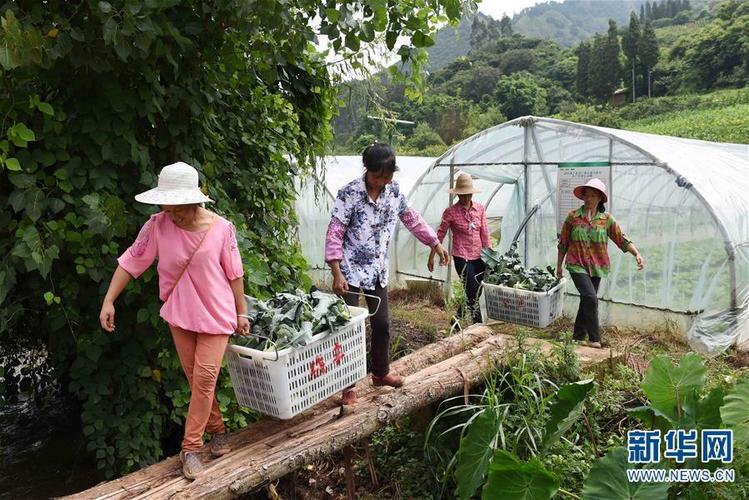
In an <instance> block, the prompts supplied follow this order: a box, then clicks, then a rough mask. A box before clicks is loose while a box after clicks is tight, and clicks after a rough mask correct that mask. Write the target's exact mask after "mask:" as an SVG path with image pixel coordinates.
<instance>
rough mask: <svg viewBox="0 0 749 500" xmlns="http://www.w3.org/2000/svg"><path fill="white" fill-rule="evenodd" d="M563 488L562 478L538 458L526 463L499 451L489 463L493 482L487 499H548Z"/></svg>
mask: <svg viewBox="0 0 749 500" xmlns="http://www.w3.org/2000/svg"><path fill="white" fill-rule="evenodd" d="M558 489H559V478H557V477H556V476H555V475H554V474H552V473H551V472H549V471H547V470H546V469H545V468H544V466H543V464H542V463H541V462H539V461H538V459H536V458H533V459H531V460H530V461H528V462H522V461H520V460H519V459H518V458H517V457H515V456H514V455H511V454H510V453H507V452H506V451H504V450H497V452H496V453H495V454H494V458H492V462H491V464H489V479H488V480H487V481H486V485H484V491H483V493H482V495H481V498H482V499H483V500H495V499H498V498H501V499H503V500H548V499H549V498H551V497H553V496H554V494H556V492H557V490H558Z"/></svg>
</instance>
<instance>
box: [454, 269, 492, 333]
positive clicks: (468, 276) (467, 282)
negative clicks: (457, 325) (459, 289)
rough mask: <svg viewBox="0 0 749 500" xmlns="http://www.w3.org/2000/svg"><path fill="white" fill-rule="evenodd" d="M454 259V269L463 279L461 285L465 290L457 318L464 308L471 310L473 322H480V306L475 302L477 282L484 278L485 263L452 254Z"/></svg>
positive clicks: (460, 316)
mask: <svg viewBox="0 0 749 500" xmlns="http://www.w3.org/2000/svg"><path fill="white" fill-rule="evenodd" d="M453 260H454V261H455V270H456V271H458V274H459V275H460V279H461V280H463V286H464V287H465V290H466V302H465V304H461V306H460V308H458V318H462V317H463V314H464V313H465V309H466V308H467V309H468V311H470V312H471V316H472V317H473V322H474V323H481V322H482V321H481V308H480V307H479V305H478V304H477V303H476V295H477V294H478V291H479V284H480V283H481V280H482V279H484V274H483V273H484V269H486V265H485V264H484V261H483V260H481V259H475V260H466V259H464V258H462V257H456V256H454V255H453Z"/></svg>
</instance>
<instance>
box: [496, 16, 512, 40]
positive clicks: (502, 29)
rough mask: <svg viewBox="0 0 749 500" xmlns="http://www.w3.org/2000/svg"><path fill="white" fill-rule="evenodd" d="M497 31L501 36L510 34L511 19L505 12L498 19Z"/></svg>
mask: <svg viewBox="0 0 749 500" xmlns="http://www.w3.org/2000/svg"><path fill="white" fill-rule="evenodd" d="M499 33H500V35H502V36H512V33H513V31H512V20H511V19H510V18H509V17H508V16H507V14H505V15H503V16H502V19H501V20H500V21H499Z"/></svg>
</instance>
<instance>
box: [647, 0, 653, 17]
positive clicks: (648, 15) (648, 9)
mask: <svg viewBox="0 0 749 500" xmlns="http://www.w3.org/2000/svg"><path fill="white" fill-rule="evenodd" d="M645 19H653V6H652V5H650V1H647V2H645Z"/></svg>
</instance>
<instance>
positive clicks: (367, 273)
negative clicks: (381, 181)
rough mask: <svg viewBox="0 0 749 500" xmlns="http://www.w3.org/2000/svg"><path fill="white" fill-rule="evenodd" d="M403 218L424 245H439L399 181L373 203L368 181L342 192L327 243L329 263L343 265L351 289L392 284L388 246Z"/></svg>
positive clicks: (348, 186) (356, 181)
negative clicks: (407, 197) (389, 280)
mask: <svg viewBox="0 0 749 500" xmlns="http://www.w3.org/2000/svg"><path fill="white" fill-rule="evenodd" d="M399 218H400V220H401V222H403V225H404V226H406V228H407V229H408V230H409V231H411V233H413V235H414V236H416V238H417V239H418V240H419V241H421V242H422V243H423V244H425V245H428V246H430V247H432V246H434V245H436V244H437V243H438V241H437V235H436V234H435V233H434V230H432V228H430V227H429V225H428V224H427V223H426V222H425V221H424V219H423V218H422V217H421V215H420V214H419V213H418V212H417V211H416V210H414V209H413V208H410V207H409V206H408V201H407V200H406V197H405V195H404V194H403V193H402V192H401V190H400V187H399V186H398V183H397V182H396V181H393V182H392V183H391V184H388V185H386V186H385V188H384V189H383V190H382V191H381V192H380V195H379V196H378V198H377V200H375V201H373V200H371V199H370V197H369V194H368V193H367V187H366V184H365V182H364V177H363V176H362V177H360V178H358V179H355V180H353V181H352V182H349V183H348V184H346V185H345V186H343V187H342V188H341V189H340V190H339V191H338V196H337V197H336V201H335V204H334V205H333V214H332V217H331V220H330V224H329V225H328V232H327V236H326V239H325V261H326V262H332V261H336V260H337V261H340V262H341V272H342V273H343V276H344V277H345V278H346V281H347V282H348V284H349V285H352V286H356V287H359V288H362V289H365V290H374V289H375V287H376V286H377V284H378V282H379V284H380V286H382V287H385V286H387V283H388V268H389V264H388V246H389V245H390V240H391V238H392V236H393V232H394V230H395V225H396V223H397V222H398V219H399Z"/></svg>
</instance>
